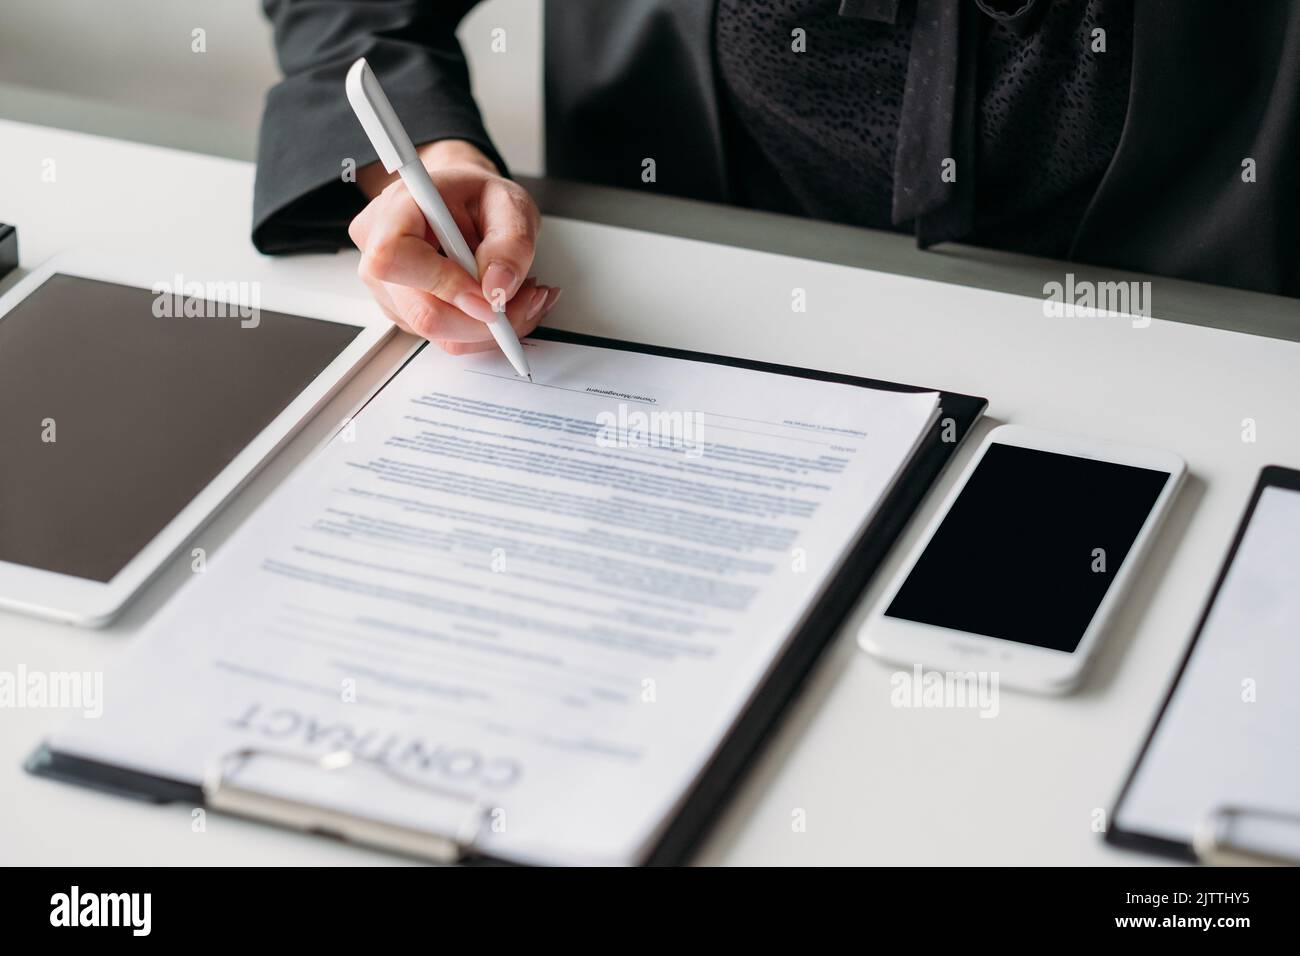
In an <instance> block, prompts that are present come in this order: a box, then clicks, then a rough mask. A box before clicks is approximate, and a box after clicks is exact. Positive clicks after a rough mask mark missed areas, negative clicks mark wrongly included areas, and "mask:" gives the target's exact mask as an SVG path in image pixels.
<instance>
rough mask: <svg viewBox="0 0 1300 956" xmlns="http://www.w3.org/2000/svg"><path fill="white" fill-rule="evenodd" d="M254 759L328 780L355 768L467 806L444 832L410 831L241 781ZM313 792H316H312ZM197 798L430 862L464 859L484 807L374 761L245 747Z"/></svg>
mask: <svg viewBox="0 0 1300 956" xmlns="http://www.w3.org/2000/svg"><path fill="white" fill-rule="evenodd" d="M257 760H268V761H271V762H280V764H281V766H282V767H285V766H287V767H289V768H290V769H291V770H306V771H309V772H311V773H313V774H314V773H321V774H325V775H326V777H324V778H320V779H323V780H329V779H330V777H332V776H333V775H336V774H340V773H342V772H344V771H347V770H351V769H353V768H357V767H364V768H367V769H371V770H376V771H378V772H379V773H381V774H383V775H384V777H385V778H386V779H387V780H389V781H392V782H395V783H398V784H401V785H402V786H403V787H407V788H410V789H411V792H414V793H416V794H418V795H420V796H422V797H423V796H428V797H431V798H434V799H436V800H450V801H452V802H456V803H464V804H466V805H467V807H466V810H465V812H464V814H463V815H462V817H461V819H460V822H459V824H458V825H457V826H455V827H453V828H450V829H449V830H442V829H429V828H423V827H413V826H410V825H408V824H403V823H397V822H395V821H390V820H384V819H380V818H379V817H370V816H364V815H361V814H357V813H352V812H349V811H347V810H344V809H341V808H339V807H334V806H330V805H328V804H327V803H324V802H321V801H318V800H305V799H302V798H300V797H292V796H288V795H286V794H285V793H283V792H276V791H277V789H278V788H274V789H273V788H270V787H267V786H265V785H259V784H248V783H241V782H239V781H238V780H237V779H236V778H237V776H238V775H240V774H241V773H246V772H247V771H248V770H249V767H250V765H251V764H252V763H253V762H254V761H257ZM317 792H318V791H317ZM203 796H204V801H205V803H206V805H207V806H209V807H210V808H212V809H213V810H217V811H220V812H223V813H229V814H233V815H235V816H242V817H247V818H249V819H254V820H261V821H264V822H267V823H274V824H277V825H280V826H285V827H289V828H292V829H295V830H301V831H306V832H313V833H324V834H327V835H331V836H338V837H341V838H342V839H344V840H347V841H349V842H353V843H358V844H362V845H365V846H371V847H376V848H378V849H383V850H390V851H393V852H397V853H402V854H406V855H408V856H415V857H419V858H421V859H425V860H431V861H433V862H435V863H457V862H459V861H461V860H463V859H464V858H465V857H466V856H468V855H469V854H470V853H471V852H472V851H473V849H474V846H475V843H476V841H477V840H478V837H479V835H480V833H481V832H482V827H483V821H484V819H485V818H486V816H487V809H486V807H485V806H483V805H482V804H480V803H479V801H478V800H476V799H475V798H474V797H473V796H471V795H469V794H466V793H463V792H461V791H456V790H451V789H447V788H444V787H438V786H434V785H431V784H426V783H423V782H421V781H416V780H411V779H409V778H407V777H405V776H403V775H402V774H400V773H397V772H396V771H394V770H393V769H392V768H391V767H388V766H387V765H385V764H383V763H381V762H380V761H378V760H373V759H368V758H362V757H357V756H356V755H355V754H353V753H352V752H351V751H346V750H340V751H335V752H332V753H329V754H326V755H324V756H317V755H312V754H301V753H292V752H287V751H278V750H265V749H260V748H255V747H245V748H240V749H238V750H234V751H232V752H230V753H228V754H225V755H223V756H221V757H219V758H217V759H216V760H215V761H213V763H212V765H211V766H210V767H209V768H208V772H207V774H205V776H204V779H203Z"/></svg>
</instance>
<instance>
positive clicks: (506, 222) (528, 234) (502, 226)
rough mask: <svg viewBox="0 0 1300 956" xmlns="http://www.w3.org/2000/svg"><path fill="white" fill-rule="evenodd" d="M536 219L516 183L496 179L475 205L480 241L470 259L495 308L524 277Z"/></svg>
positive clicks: (528, 199) (530, 261)
mask: <svg viewBox="0 0 1300 956" xmlns="http://www.w3.org/2000/svg"><path fill="white" fill-rule="evenodd" d="M540 218H541V217H540V215H539V213H538V212H537V206H536V205H535V204H534V203H533V200H532V197H531V196H529V195H528V193H527V191H526V190H524V188H523V187H522V186H519V185H518V184H517V183H512V182H510V181H509V180H508V179H497V180H493V181H492V182H490V183H488V184H487V186H486V187H484V190H483V196H482V200H481V203H480V206H479V230H480V234H481V235H482V236H483V241H482V242H480V243H479V246H478V249H476V250H475V252H474V258H475V261H476V262H477V264H478V272H479V275H480V276H482V277H483V297H484V298H485V299H487V300H488V302H489V303H490V304H491V305H492V308H493V309H494V310H495V311H498V312H502V311H504V310H505V307H506V303H507V302H509V301H510V300H511V299H512V298H514V295H515V293H516V292H518V291H519V287H520V286H522V285H523V283H524V280H525V279H526V278H528V271H529V270H530V269H531V268H532V265H533V251H534V244H535V242H536V239H537V229H538V225H539V222H540Z"/></svg>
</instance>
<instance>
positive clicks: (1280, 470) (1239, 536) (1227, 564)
mask: <svg viewBox="0 0 1300 956" xmlns="http://www.w3.org/2000/svg"><path fill="white" fill-rule="evenodd" d="M1274 487H1276V488H1286V489H1288V490H1291V491H1300V471H1298V470H1296V469H1293V468H1284V467H1282V466H1280V465H1268V466H1267V467H1265V468H1264V469H1262V470H1261V471H1260V473H1259V479H1258V480H1257V481H1256V483H1255V490H1254V491H1253V492H1252V493H1251V496H1250V502H1249V503H1248V504H1247V505H1246V510H1245V512H1244V513H1243V514H1242V516H1241V521H1240V522H1239V523H1238V525H1237V531H1236V534H1234V535H1233V538H1232V545H1231V546H1230V547H1229V548H1228V554H1227V556H1226V557H1225V558H1224V559H1223V565H1222V566H1221V567H1220V568H1219V576H1218V577H1217V578H1216V579H1215V581H1214V588H1213V589H1212V590H1211V591H1210V596H1209V597H1208V598H1207V599H1206V601H1205V607H1204V608H1203V609H1202V610H1201V616H1200V618H1199V619H1198V620H1197V622H1196V630H1195V631H1194V632H1193V633H1192V639H1191V640H1190V641H1189V642H1188V643H1187V650H1186V651H1185V652H1184V653H1183V659H1182V661H1180V662H1179V664H1178V670H1177V671H1176V672H1175V674H1174V679H1173V680H1172V681H1171V682H1170V684H1169V690H1168V691H1167V692H1166V693H1165V698H1164V700H1163V701H1161V703H1160V709H1159V710H1158V711H1157V712H1156V716H1155V719H1154V720H1153V721H1152V722H1151V729H1150V730H1148V731H1147V736H1146V739H1145V740H1144V741H1143V742H1142V749H1141V750H1139V751H1138V755H1137V757H1136V758H1135V759H1134V761H1133V766H1132V767H1131V768H1130V769H1129V772H1128V776H1127V777H1125V778H1124V785H1123V786H1122V787H1121V788H1120V791H1119V795H1118V796H1117V797H1116V798H1115V804H1114V806H1113V807H1111V811H1110V821H1111V824H1112V825H1111V826H1108V827H1107V828H1106V842H1107V843H1109V844H1111V845H1112V846H1117V847H1120V848H1122V849H1126V850H1138V851H1141V852H1144V853H1154V854H1157V855H1159V856H1164V857H1169V858H1171V859H1175V860H1180V861H1182V862H1184V863H1197V862H1200V859H1199V857H1198V856H1197V854H1196V851H1195V850H1194V849H1193V848H1192V845H1191V843H1182V842H1179V841H1178V840H1170V839H1167V838H1166V837H1159V836H1155V835H1153V834H1150V833H1138V832H1136V831H1133V830H1125V829H1123V828H1121V827H1119V826H1118V825H1116V821H1118V820H1119V810H1120V807H1121V806H1122V805H1123V803H1124V798H1125V797H1127V796H1128V793H1129V790H1130V789H1132V786H1133V781H1134V780H1135V779H1136V778H1137V772H1138V768H1139V767H1141V766H1142V761H1143V760H1145V759H1146V756H1147V753H1148V752H1149V751H1150V749H1151V744H1152V742H1154V741H1155V739H1156V731H1158V730H1159V729H1160V723H1161V721H1163V720H1164V717H1165V713H1166V711H1168V709H1169V704H1170V702H1172V701H1173V699H1174V694H1175V692H1177V690H1178V684H1179V682H1181V681H1182V679H1183V674H1184V673H1186V671H1187V666H1188V664H1190V663H1191V660H1192V654H1193V653H1195V651H1196V644H1197V642H1198V641H1199V640H1200V639H1201V633H1202V632H1203V631H1204V630H1205V622H1206V621H1207V620H1209V617H1210V611H1211V610H1213V608H1214V602H1215V601H1217V600H1218V598H1219V591H1220V590H1221V589H1222V587H1223V582H1224V581H1225V580H1226V579H1227V577H1228V571H1229V570H1230V569H1231V568H1232V563H1233V561H1235V560H1236V558H1237V550H1238V549H1239V548H1240V547H1241V542H1242V540H1243V539H1244V538H1245V537H1246V529H1247V528H1248V527H1250V522H1251V519H1252V518H1253V517H1254V515H1255V506H1256V505H1257V504H1259V499H1260V496H1261V495H1262V494H1263V493H1264V489H1265V488H1274Z"/></svg>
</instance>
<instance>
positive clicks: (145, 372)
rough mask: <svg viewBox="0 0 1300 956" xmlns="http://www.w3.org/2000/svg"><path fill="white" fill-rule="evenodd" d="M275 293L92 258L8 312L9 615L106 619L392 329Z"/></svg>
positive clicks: (34, 285) (16, 291)
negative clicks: (18, 611)
mask: <svg viewBox="0 0 1300 956" xmlns="http://www.w3.org/2000/svg"><path fill="white" fill-rule="evenodd" d="M272 285H273V284H269V283H258V282H247V281H242V282H241V281H231V280H228V279H224V278H221V279H218V278H209V277H207V276H204V275H202V273H200V272H197V271H194V272H186V271H184V270H181V269H177V268H176V267H175V265H174V264H169V265H168V266H167V267H164V268H158V267H157V265H156V264H150V263H128V262H126V261H119V260H115V259H113V258H112V257H108V256H104V255H90V254H81V255H70V256H62V257H59V258H58V259H55V260H53V261H51V262H49V263H47V264H46V265H45V266H43V267H41V268H39V269H37V270H36V271H34V272H33V273H32V274H31V275H29V276H27V277H26V278H24V279H23V280H22V281H21V282H20V283H18V285H16V286H15V287H14V288H13V289H12V290H10V291H9V292H8V293H7V294H6V295H4V296H3V297H2V298H0V462H2V464H0V607H4V608H10V609H15V610H20V611H25V612H29V613H34V614H39V615H42V616H48V617H53V618H57V619H60V620H65V621H70V622H73V623H77V624H83V625H90V626H95V625H100V624H104V623H107V622H108V621H109V620H110V619H111V618H112V617H113V616H114V615H115V614H116V613H117V612H118V611H119V610H120V609H121V608H122V606H123V605H124V604H125V603H126V601H127V600H128V599H129V598H130V597H131V595H132V594H133V593H134V592H135V591H137V590H138V589H139V588H140V586H141V585H142V584H144V583H145V582H146V581H147V580H148V579H149V577H150V576H151V575H152V574H154V573H155V572H156V571H157V570H158V569H159V568H160V566H161V565H162V563H163V562H164V561H166V560H167V559H168V558H169V557H170V556H171V555H173V554H174V553H175V552H176V550H177V548H179V547H180V546H181V545H182V544H183V543H184V542H185V540H186V538H188V537H189V536H190V535H191V534H192V533H193V532H194V531H195V530H196V529H197V528H199V526H200V525H202V524H203V522H204V521H205V520H206V519H207V518H209V517H210V516H211V515H212V514H213V513H214V512H215V511H216V510H217V509H218V508H219V507H220V506H221V505H222V503H223V502H224V501H225V500H226V499H228V498H229V497H230V496H231V494H232V493H233V492H234V491H235V490H236V489H238V488H239V486H240V485H241V483H243V482H244V481H245V480H247V479H248V478H249V477H250V476H251V475H252V474H253V473H254V472H255V471H256V470H257V469H258V467H259V466H260V465H262V464H263V463H264V462H266V461H267V460H268V459H269V458H270V457H271V455H272V454H273V453H274V452H275V451H276V449H278V448H279V447H280V446H281V445H282V444H283V443H284V442H285V441H286V440H287V439H288V438H289V437H291V436H292V435H293V433H294V432H295V431H296V430H297V429H298V428H299V427H300V426H301V425H302V424H303V423H304V422H306V421H307V419H308V418H309V417H310V416H311V415H312V413H313V412H314V411H315V410H316V409H318V408H319V407H320V406H321V405H323V404H324V403H325V402H326V401H327V400H328V399H329V397H330V396H331V395H332V394H333V393H334V392H335V391H336V390H337V389H338V388H339V387H340V386H341V385H342V384H343V382H345V381H346V380H347V378H348V377H349V376H350V375H351V374H352V373H353V372H354V371H355V370H356V369H357V368H358V366H359V365H360V364H361V363H362V362H363V361H364V360H365V359H366V358H367V357H369V356H370V355H371V354H373V353H374V351H375V350H376V349H377V348H378V347H379V346H380V345H381V344H382V343H383V341H384V339H385V338H386V336H387V335H388V334H390V332H391V329H392V327H391V324H390V323H388V322H387V321H386V320H384V318H383V316H382V315H381V314H379V313H378V310H377V309H374V308H373V307H367V306H366V305H364V304H361V303H359V302H357V301H356V300H354V299H350V298H346V297H339V296H327V295H322V294H319V293H311V292H302V291H299V290H291V289H285V288H272ZM186 560H188V557H187V558H186Z"/></svg>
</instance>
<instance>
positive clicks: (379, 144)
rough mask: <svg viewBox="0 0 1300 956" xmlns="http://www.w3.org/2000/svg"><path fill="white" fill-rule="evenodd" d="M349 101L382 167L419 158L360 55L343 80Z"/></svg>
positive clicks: (391, 167) (393, 168)
mask: <svg viewBox="0 0 1300 956" xmlns="http://www.w3.org/2000/svg"><path fill="white" fill-rule="evenodd" d="M343 85H344V89H346V90H347V94H348V102H349V103H351V104H352V112H354V113H356V114H357V119H358V120H360V121H361V128H362V129H364V130H365V131H366V136H367V137H368V138H369V140H370V143H371V145H373V146H374V147H375V152H376V153H378V154H379V161H380V162H381V163H383V164H384V169H386V170H387V171H388V172H390V173H393V172H396V171H397V170H399V169H401V168H402V167H403V166H405V165H406V164H407V163H413V162H415V161H416V160H417V159H418V156H417V154H416V152H415V146H414V144H412V143H411V137H410V136H409V135H408V134H407V132H406V127H405V126H403V125H402V121H401V120H400V119H398V117H397V111H396V110H394V109H393V104H392V103H390V102H388V94H386V93H385V92H384V88H383V87H382V86H380V85H379V78H378V77H377V76H375V71H374V70H372V69H370V64H369V63H367V62H366V58H365V57H364V56H363V57H361V58H360V59H359V60H357V61H356V62H355V63H353V64H352V66H351V68H350V69H349V70H348V76H347V80H346V81H345V82H344V84H343Z"/></svg>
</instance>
